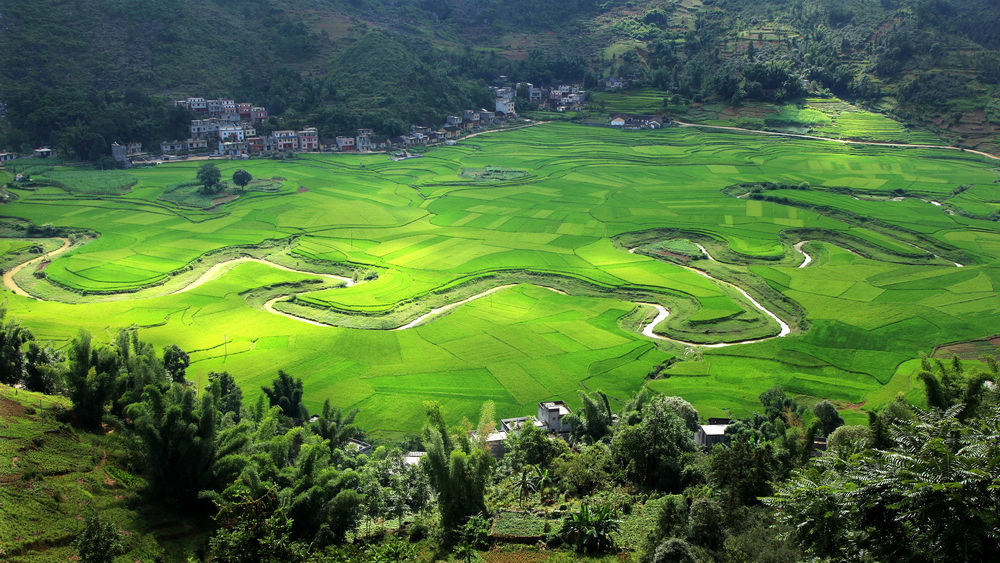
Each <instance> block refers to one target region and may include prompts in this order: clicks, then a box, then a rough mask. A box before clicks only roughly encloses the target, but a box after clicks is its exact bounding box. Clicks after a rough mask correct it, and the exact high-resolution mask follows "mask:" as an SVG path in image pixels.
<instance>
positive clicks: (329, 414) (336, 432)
mask: <svg viewBox="0 0 1000 563" xmlns="http://www.w3.org/2000/svg"><path fill="white" fill-rule="evenodd" d="M357 414H358V409H353V410H351V411H350V412H348V413H346V414H345V413H344V411H342V410H340V409H339V408H336V407H331V406H330V400H329V399H327V400H326V401H324V402H323V411H322V414H320V415H319V418H317V419H316V420H314V421H313V422H311V423H310V425H309V428H310V430H312V432H313V433H314V434H316V435H317V436H320V437H321V438H323V439H325V440H327V441H329V443H330V449H331V450H336V449H338V448H343V447H344V446H345V445H347V442H349V441H350V440H351V439H352V438H356V437H357V436H359V435H360V434H361V430H359V429H358V427H357V426H355V425H354V417H355V416H357Z"/></svg>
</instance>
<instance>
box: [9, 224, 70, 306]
mask: <svg viewBox="0 0 1000 563" xmlns="http://www.w3.org/2000/svg"><path fill="white" fill-rule="evenodd" d="M55 238H58V239H59V240H61V241H63V245H62V246H60V247H59V248H57V249H55V250H53V251H51V252H47V253H45V254H42V255H41V256H39V257H37V258H32V259H31V260H28V261H27V262H23V263H21V264H18V265H17V266H14V267H13V268H11V269H10V270H7V271H6V272H4V274H3V284H4V285H5V286H7V289H9V290H11V291H13V292H14V294H16V295H20V296H22V297H30V298H31V299H36V300H37V299H38V298H37V297H35V296H34V295H31V294H30V293H28V292H27V291H25V290H23V289H21V286H19V285H17V282H16V281H14V274H16V273H18V272H20V271H21V269H23V268H24V267H25V266H30V265H31V264H34V263H36V262H41V261H42V260H45V259H47V258H52V257H53V256H58V255H59V254H62V253H63V252H66V251H67V250H69V247H70V245H71V244H72V243H71V242H70V240H69V239H68V238H63V237H55Z"/></svg>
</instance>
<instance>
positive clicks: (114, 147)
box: [111, 141, 132, 168]
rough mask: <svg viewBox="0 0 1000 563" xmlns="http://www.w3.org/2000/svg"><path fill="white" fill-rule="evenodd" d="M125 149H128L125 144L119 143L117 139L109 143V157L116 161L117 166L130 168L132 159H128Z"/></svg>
mask: <svg viewBox="0 0 1000 563" xmlns="http://www.w3.org/2000/svg"><path fill="white" fill-rule="evenodd" d="M127 151H128V149H127V148H126V147H125V145H121V144H119V143H118V142H117V141H115V142H113V143H111V158H112V159H113V160H114V161H115V162H117V163H118V165H119V166H122V167H124V168H131V167H132V161H131V160H129V158H128V152H127Z"/></svg>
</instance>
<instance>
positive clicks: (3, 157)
mask: <svg viewBox="0 0 1000 563" xmlns="http://www.w3.org/2000/svg"><path fill="white" fill-rule="evenodd" d="M15 158H17V155H16V154H14V153H12V152H0V162H7V161H8V160H14V159H15Z"/></svg>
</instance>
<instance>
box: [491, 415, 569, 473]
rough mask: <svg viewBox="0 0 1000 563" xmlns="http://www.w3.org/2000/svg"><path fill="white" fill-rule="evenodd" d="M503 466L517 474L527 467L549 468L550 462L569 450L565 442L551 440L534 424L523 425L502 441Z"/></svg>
mask: <svg viewBox="0 0 1000 563" xmlns="http://www.w3.org/2000/svg"><path fill="white" fill-rule="evenodd" d="M504 447H505V452H504V459H503V461H504V465H506V466H508V467H510V468H511V470H512V471H514V472H517V471H520V470H521V469H523V468H524V467H525V466H527V465H534V466H539V467H543V468H547V467H550V466H551V465H552V461H553V460H554V459H555V458H556V457H558V456H559V455H560V454H562V453H564V452H566V451H568V450H569V446H567V445H566V442H564V441H562V440H559V439H553V438H552V437H551V436H550V435H549V434H548V433H547V432H545V431H544V430H540V429H539V428H538V427H537V426H535V425H534V424H530V423H528V424H525V425H524V426H522V427H521V429H520V430H518V431H517V432H516V433H512V434H511V435H509V436H508V437H507V439H506V440H504Z"/></svg>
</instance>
